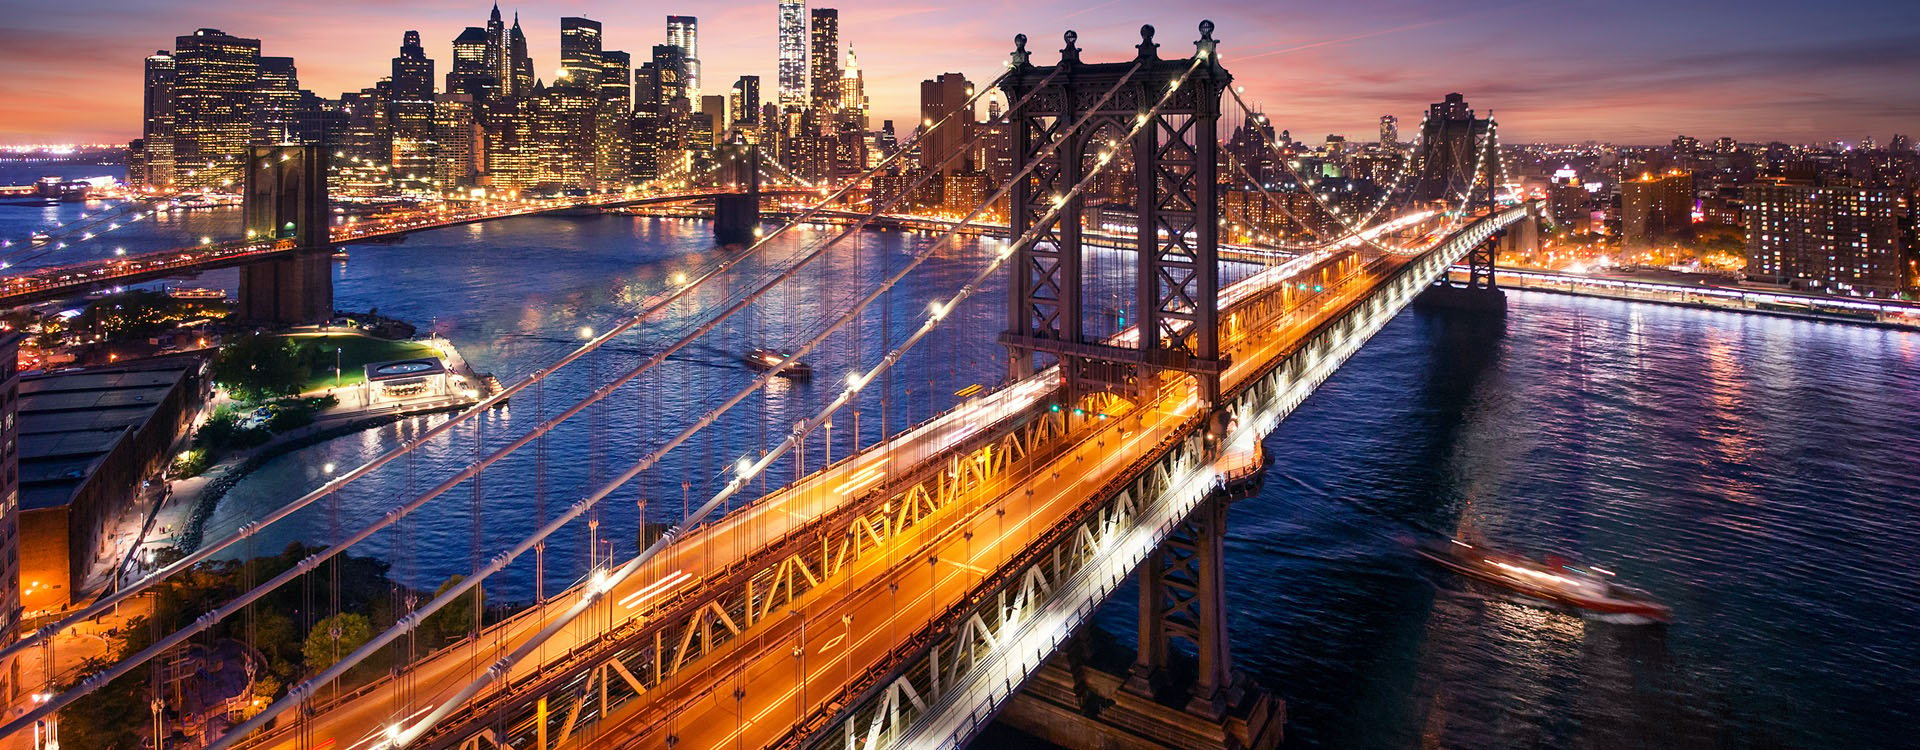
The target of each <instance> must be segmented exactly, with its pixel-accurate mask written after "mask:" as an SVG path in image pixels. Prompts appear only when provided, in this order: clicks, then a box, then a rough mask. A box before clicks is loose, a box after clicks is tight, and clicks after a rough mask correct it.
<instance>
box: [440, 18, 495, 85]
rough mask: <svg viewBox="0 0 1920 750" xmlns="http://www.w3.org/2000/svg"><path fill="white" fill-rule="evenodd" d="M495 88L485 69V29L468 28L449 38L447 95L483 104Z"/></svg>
mask: <svg viewBox="0 0 1920 750" xmlns="http://www.w3.org/2000/svg"><path fill="white" fill-rule="evenodd" d="M499 85H500V83H499V81H498V80H496V79H494V77H493V73H492V72H490V71H488V70H487V30H486V29H483V28H480V27H478V26H468V27H467V28H466V30H464V31H461V32H460V36H457V37H454V39H453V67H452V68H450V69H448V70H447V91H448V93H455V94H466V95H468V96H471V97H473V98H474V100H475V101H486V100H488V99H490V98H491V97H492V95H493V91H494V89H496V88H498V87H499Z"/></svg>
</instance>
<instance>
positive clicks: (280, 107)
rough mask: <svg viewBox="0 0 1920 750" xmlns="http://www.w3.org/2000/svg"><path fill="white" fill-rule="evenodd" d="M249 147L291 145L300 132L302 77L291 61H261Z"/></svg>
mask: <svg viewBox="0 0 1920 750" xmlns="http://www.w3.org/2000/svg"><path fill="white" fill-rule="evenodd" d="M252 119H253V123H252V125H251V126H249V128H248V135H247V142H248V143H291V142H294V141H296V140H298V133H299V131H300V119H301V117H300V74H299V71H297V70H296V69H295V68H294V65H293V58H291V57H262V58H260V75H259V78H258V79H257V80H256V81H255V83H254V89H253V114H252Z"/></svg>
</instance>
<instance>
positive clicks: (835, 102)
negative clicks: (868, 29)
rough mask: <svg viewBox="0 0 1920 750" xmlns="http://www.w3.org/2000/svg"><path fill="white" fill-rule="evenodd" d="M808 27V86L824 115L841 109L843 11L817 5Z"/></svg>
mask: <svg viewBox="0 0 1920 750" xmlns="http://www.w3.org/2000/svg"><path fill="white" fill-rule="evenodd" d="M812 19H813V20H812V22H811V28H809V29H808V42H809V47H808V50H807V86H808V88H809V90H810V91H812V98H811V104H812V106H813V108H814V110H815V111H817V112H819V113H820V114H822V115H826V114H832V113H834V112H837V111H839V109H840V11H838V10H835V9H833V8H814V9H813V14H812Z"/></svg>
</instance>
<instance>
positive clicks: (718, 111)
mask: <svg viewBox="0 0 1920 750" xmlns="http://www.w3.org/2000/svg"><path fill="white" fill-rule="evenodd" d="M700 114H703V115H706V116H707V130H706V132H703V133H701V134H700V135H701V137H702V138H704V139H705V141H706V142H704V143H702V144H700V145H701V146H703V147H705V148H712V147H713V146H714V144H717V143H719V142H720V139H721V138H723V137H725V136H726V133H727V125H728V123H730V122H732V120H733V118H732V117H730V116H728V114H727V97H725V96H721V95H719V94H714V95H712V96H703V97H700Z"/></svg>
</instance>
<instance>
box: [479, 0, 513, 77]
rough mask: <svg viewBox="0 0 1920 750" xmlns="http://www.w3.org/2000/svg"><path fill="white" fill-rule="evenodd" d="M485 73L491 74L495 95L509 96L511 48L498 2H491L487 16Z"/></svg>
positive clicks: (511, 62)
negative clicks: (491, 6) (491, 10)
mask: <svg viewBox="0 0 1920 750" xmlns="http://www.w3.org/2000/svg"><path fill="white" fill-rule="evenodd" d="M484 63H485V67H486V69H487V74H488V75H490V76H492V78H493V82H494V86H495V91H494V93H495V95H496V96H500V97H511V96H512V95H513V93H512V91H511V88H512V86H513V50H512V48H511V45H510V44H509V43H508V41H507V24H506V23H505V22H504V21H501V20H500V4H499V3H497V2H496V3H494V4H493V12H492V13H490V14H488V16H487V46H486V54H485V57H484Z"/></svg>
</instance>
